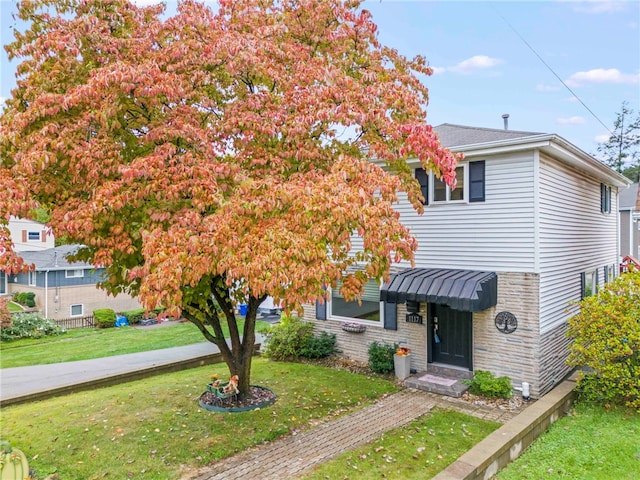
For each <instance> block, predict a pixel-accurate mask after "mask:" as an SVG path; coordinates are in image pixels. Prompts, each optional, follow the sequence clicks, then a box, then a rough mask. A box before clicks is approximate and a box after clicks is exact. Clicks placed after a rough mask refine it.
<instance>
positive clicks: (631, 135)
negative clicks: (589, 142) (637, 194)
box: [597, 102, 640, 182]
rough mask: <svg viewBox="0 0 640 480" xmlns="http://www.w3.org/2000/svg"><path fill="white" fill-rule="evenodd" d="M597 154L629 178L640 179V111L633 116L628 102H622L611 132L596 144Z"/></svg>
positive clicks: (635, 180)
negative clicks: (606, 137) (604, 140)
mask: <svg viewBox="0 0 640 480" xmlns="http://www.w3.org/2000/svg"><path fill="white" fill-rule="evenodd" d="M597 156H598V157H599V158H600V159H601V160H602V161H603V162H604V163H606V164H607V165H609V166H610V167H611V168H614V169H615V170H616V171H618V172H619V173H622V174H623V175H625V176H626V177H627V178H629V179H630V180H632V181H634V182H639V181H640V112H638V114H637V115H635V117H634V111H633V110H632V109H631V108H630V107H629V103H628V102H622V106H621V107H620V112H618V113H617V115H616V119H615V121H614V122H613V133H612V134H611V136H610V137H609V140H607V141H606V142H604V143H601V144H600V145H598V155H597Z"/></svg>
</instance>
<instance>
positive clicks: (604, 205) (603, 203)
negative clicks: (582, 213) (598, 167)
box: [600, 183, 611, 213]
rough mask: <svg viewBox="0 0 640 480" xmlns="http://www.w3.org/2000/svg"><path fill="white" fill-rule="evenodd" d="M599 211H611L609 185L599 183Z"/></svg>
mask: <svg viewBox="0 0 640 480" xmlns="http://www.w3.org/2000/svg"><path fill="white" fill-rule="evenodd" d="M600 211H601V212H602V213H611V187H610V186H609V185H605V184H604V183H601V184H600Z"/></svg>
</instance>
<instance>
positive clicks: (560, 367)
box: [538, 323, 572, 393]
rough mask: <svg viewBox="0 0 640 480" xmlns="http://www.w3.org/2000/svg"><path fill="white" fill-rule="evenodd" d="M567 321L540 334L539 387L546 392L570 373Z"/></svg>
mask: <svg viewBox="0 0 640 480" xmlns="http://www.w3.org/2000/svg"><path fill="white" fill-rule="evenodd" d="M570 344H571V339H570V338H568V337H567V323H563V324H562V325H559V326H558V327H556V328H554V329H553V330H550V331H548V332H545V333H543V334H541V335H540V378H539V380H538V381H539V382H540V388H541V390H542V393H546V392H548V391H549V390H551V389H552V388H553V387H555V386H556V385H557V384H558V383H560V382H561V381H562V380H564V378H565V377H566V376H567V375H569V373H571V370H572V368H571V367H569V366H568V365H567V362H566V360H567V357H568V356H569V345H570Z"/></svg>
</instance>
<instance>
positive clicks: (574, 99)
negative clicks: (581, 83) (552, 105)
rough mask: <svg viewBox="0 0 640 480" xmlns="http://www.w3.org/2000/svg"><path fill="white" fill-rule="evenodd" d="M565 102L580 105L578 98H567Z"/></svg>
mask: <svg viewBox="0 0 640 480" xmlns="http://www.w3.org/2000/svg"><path fill="white" fill-rule="evenodd" d="M564 100H565V102H569V103H578V99H577V98H576V97H567V98H565V99H564Z"/></svg>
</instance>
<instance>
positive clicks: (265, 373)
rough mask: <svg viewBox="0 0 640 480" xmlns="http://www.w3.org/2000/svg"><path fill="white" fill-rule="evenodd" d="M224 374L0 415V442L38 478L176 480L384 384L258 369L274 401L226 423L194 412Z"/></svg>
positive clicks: (166, 380)
mask: <svg viewBox="0 0 640 480" xmlns="http://www.w3.org/2000/svg"><path fill="white" fill-rule="evenodd" d="M213 373H218V374H220V375H222V376H224V375H227V374H228V373H227V370H226V368H225V366H224V364H219V365H214V366H207V367H202V368H196V369H192V370H186V371H182V372H176V373H173V374H167V375H162V376H158V377H153V378H149V379H145V380H140V381H137V382H131V383H128V384H123V385H117V386H112V387H107V388H103V389H97V390H95V391H91V392H83V393H78V394H73V395H68V396H65V397H59V398H53V399H49V400H44V401H41V402H34V403H32V404H26V405H17V406H12V407H7V408H3V409H2V424H1V427H0V437H2V439H4V440H8V441H9V442H11V444H12V445H13V446H14V447H15V448H19V449H20V450H22V451H24V452H25V454H26V455H27V457H28V458H29V463H30V466H31V467H32V468H34V469H35V470H36V472H37V474H38V477H39V478H44V477H46V476H47V475H50V474H52V473H57V474H58V475H59V476H60V478H64V479H65V480H68V479H79V480H80V479H82V480H94V479H101V478H136V479H145V478H146V479H153V480H161V479H172V480H173V479H176V478H180V476H181V474H182V473H184V472H185V471H187V470H191V469H194V468H198V467H202V466H204V465H208V464H210V463H212V462H216V461H218V460H220V459H222V458H224V457H227V456H230V455H233V454H234V453H237V452H239V451H241V450H244V449H246V448H248V447H251V446H254V445H259V444H261V443H263V442H268V441H270V440H274V439H277V438H279V437H281V436H283V435H288V434H290V433H291V432H293V431H296V430H299V429H304V428H307V427H309V426H310V425H314V424H317V423H318V422H320V421H322V420H324V419H327V418H331V417H335V416H339V415H342V414H344V413H345V412H346V411H348V410H349V409H352V408H354V407H359V406H362V405H366V404H369V403H370V402H371V401H372V400H373V399H375V398H378V397H380V396H381V395H383V394H385V393H389V392H392V391H395V390H396V389H397V387H395V386H394V384H393V383H392V382H390V381H387V380H383V379H379V378H374V377H367V376H364V375H357V374H353V373H349V372H346V371H341V370H334V369H330V368H326V367H319V366H314V365H307V364H297V363H282V362H272V361H268V360H265V359H255V360H254V364H253V373H252V383H254V384H259V385H262V386H265V387H268V388H271V389H272V390H273V391H274V392H276V394H277V395H278V400H277V401H276V403H275V404H273V405H272V406H270V407H268V408H265V409H263V410H256V411H251V412H244V413H237V414H228V413H215V412H210V411H207V410H204V409H201V408H200V407H199V406H198V403H197V400H198V398H199V396H200V394H201V393H202V392H203V391H204V389H205V385H206V383H207V382H208V381H209V378H210V375H211V374H213Z"/></svg>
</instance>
